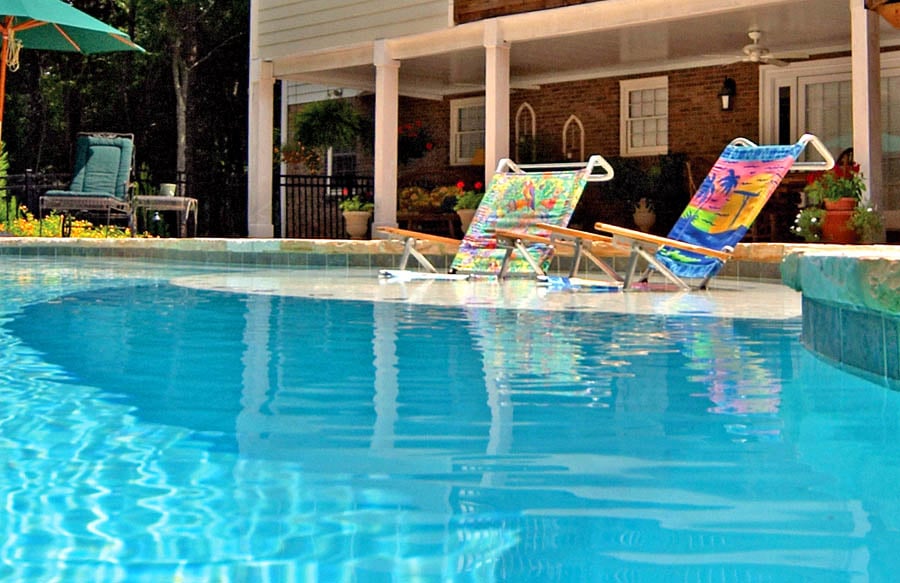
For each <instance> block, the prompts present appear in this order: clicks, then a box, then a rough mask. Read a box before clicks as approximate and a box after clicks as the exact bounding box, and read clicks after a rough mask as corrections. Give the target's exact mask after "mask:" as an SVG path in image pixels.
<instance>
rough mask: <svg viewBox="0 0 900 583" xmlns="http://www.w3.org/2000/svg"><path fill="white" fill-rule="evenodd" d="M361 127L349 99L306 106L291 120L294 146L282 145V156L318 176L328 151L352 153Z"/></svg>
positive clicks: (360, 122)
mask: <svg viewBox="0 0 900 583" xmlns="http://www.w3.org/2000/svg"><path fill="white" fill-rule="evenodd" d="M363 124H364V120H363V116H362V114H361V113H360V112H359V111H358V110H357V109H356V107H355V106H354V105H353V103H352V102H351V101H350V100H348V99H335V98H332V99H324V100H322V101H314V102H312V103H308V104H306V105H304V106H303V109H301V110H300V112H299V113H298V114H297V116H296V117H295V118H294V125H295V127H296V134H295V136H296V143H294V144H285V145H284V146H283V147H282V150H281V156H282V157H283V158H285V159H286V160H287V161H289V162H302V163H304V164H305V165H306V166H307V170H309V171H310V172H313V173H318V172H319V171H321V169H322V167H321V166H322V164H321V162H322V160H323V159H325V152H326V151H327V150H328V148H335V149H338V150H351V149H353V148H354V147H355V146H356V143H357V139H358V138H359V135H360V133H361V132H362V129H363Z"/></svg>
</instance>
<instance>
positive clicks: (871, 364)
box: [782, 245, 900, 389]
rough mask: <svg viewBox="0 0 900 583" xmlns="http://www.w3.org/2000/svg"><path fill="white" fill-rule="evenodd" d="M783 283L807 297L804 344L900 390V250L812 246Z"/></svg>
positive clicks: (796, 254) (796, 255) (788, 263)
mask: <svg viewBox="0 0 900 583" xmlns="http://www.w3.org/2000/svg"><path fill="white" fill-rule="evenodd" d="M782 280H783V281H784V283H786V284H787V285H789V286H791V287H793V288H794V289H796V290H798V291H800V292H801V293H802V294H803V343H804V345H805V346H806V347H807V348H809V349H810V350H812V351H813V352H815V353H817V354H819V355H821V356H823V357H824V358H826V359H828V360H831V361H833V362H835V363H836V364H839V365H841V366H842V367H845V368H847V369H848V370H850V371H851V372H856V373H861V374H863V375H864V376H868V377H870V378H875V379H878V380H883V381H884V382H886V383H887V385H888V386H890V387H891V388H894V389H898V388H900V250H898V249H897V248H896V247H888V246H870V247H837V246H825V245H823V246H810V247H807V248H805V249H794V250H792V251H791V252H789V253H787V254H786V255H785V258H784V262H783V263H782Z"/></svg>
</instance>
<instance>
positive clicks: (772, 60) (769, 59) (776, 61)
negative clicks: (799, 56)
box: [760, 55, 789, 67]
mask: <svg viewBox="0 0 900 583" xmlns="http://www.w3.org/2000/svg"><path fill="white" fill-rule="evenodd" d="M760 62H763V63H765V64H767V65H775V66H776V67H787V66H788V64H789V63H788V62H787V61H782V60H781V59H776V58H775V57H772V56H769V55H766V56H764V57H762V58H760Z"/></svg>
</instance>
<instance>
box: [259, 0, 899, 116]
mask: <svg viewBox="0 0 900 583" xmlns="http://www.w3.org/2000/svg"><path fill="white" fill-rule="evenodd" d="M682 1H684V2H685V4H684V9H685V10H686V11H687V12H689V14H687V15H685V16H680V15H674V14H667V15H663V16H655V17H654V16H651V15H648V16H646V17H642V16H640V15H635V14H634V12H635V10H636V9H635V8H634V7H635V6H643V5H644V3H640V2H633V1H631V2H627V3H625V2H621V1H618V0H607V1H604V2H595V3H589V4H583V5H578V6H572V7H566V8H560V9H556V10H552V11H544V13H526V14H522V15H513V16H509V17H502V18H500V19H498V20H499V22H498V25H499V28H500V30H501V31H502V35H503V37H504V38H506V39H509V42H510V84H511V86H512V87H513V88H530V87H538V86H540V85H542V84H547V83H552V82H560V81H569V80H576V79H587V78H597V77H610V76H620V75H628V74H637V73H646V72H654V71H663V70H671V69H676V68H686V67H697V66H712V65H719V64H728V63H733V62H737V61H739V60H740V59H741V57H742V56H743V53H742V48H743V47H744V45H746V44H749V43H750V39H749V38H748V36H747V32H748V30H749V29H751V28H756V29H759V30H761V31H762V34H763V36H762V40H761V43H762V44H763V45H764V46H766V47H768V48H769V49H770V50H771V51H772V52H773V53H774V54H775V55H776V56H777V55H778V54H779V53H785V52H791V53H793V52H805V53H808V54H810V55H815V54H823V53H832V52H839V51H849V50H850V15H849V7H848V0H793V1H789V2H788V1H782V0H756V2H748V1H741V0H734V1H733V2H729V3H725V2H721V0H719V1H718V2H715V3H707V4H704V0H682ZM860 1H862V0H860ZM647 4H648V5H652V4H654V2H653V1H652V0H651V1H650V2H648V3H647ZM723 4H727V5H728V6H726V7H725V8H722V5H723ZM625 7H630V8H628V9H630V10H631V13H630V14H629V13H627V12H625V10H626V8H625ZM691 10H693V12H691ZM579 11H580V12H579ZM648 12H650V11H648ZM551 13H552V14H551ZM548 17H549V18H548ZM486 24H487V21H482V22H478V23H471V24H467V25H462V26H459V27H456V28H454V29H448V30H444V31H439V32H438V33H433V34H429V35H420V36H419V37H408V38H403V39H398V51H397V52H398V53H399V54H400V60H401V66H400V90H401V93H402V94H404V95H413V96H419V97H435V98H439V97H441V96H443V95H454V94H464V93H471V92H478V91H481V90H482V89H483V87H484V48H483V47H482V46H481V44H480V39H481V38H483V28H484V27H485V26H486ZM389 42H391V41H389ZM881 44H882V46H894V45H900V31H898V30H896V29H894V28H892V27H891V26H890V25H888V24H887V23H885V22H883V21H882V24H881ZM431 47H434V48H433V49H432V48H431ZM358 54H359V55H361V56H362V55H367V54H371V53H370V52H369V47H365V48H360V50H359V52H358ZM407 55H410V56H407ZM323 62H324V63H326V64H325V65H322V64H319V65H317V66H316V67H315V70H304V69H309V67H305V66H304V64H303V63H304V59H303V58H298V59H285V60H283V61H282V62H281V63H279V61H278V60H276V62H275V71H276V76H278V77H280V78H291V79H299V80H303V81H307V82H311V83H319V84H324V85H331V86H344V87H353V88H357V89H361V90H369V91H372V90H374V81H375V72H374V67H373V66H372V65H371V61H370V60H369V61H368V62H359V61H356V62H352V60H351V62H348V61H347V60H346V59H335V61H334V62H333V64H331V65H328V64H327V59H326V60H325V61H323Z"/></svg>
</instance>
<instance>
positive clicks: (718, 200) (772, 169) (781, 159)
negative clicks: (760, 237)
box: [656, 143, 804, 278]
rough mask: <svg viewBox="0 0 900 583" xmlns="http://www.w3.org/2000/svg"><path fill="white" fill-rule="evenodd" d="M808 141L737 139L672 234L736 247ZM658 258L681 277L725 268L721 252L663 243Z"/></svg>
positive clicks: (703, 244)
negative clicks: (766, 143) (704, 252)
mask: <svg viewBox="0 0 900 583" xmlns="http://www.w3.org/2000/svg"><path fill="white" fill-rule="evenodd" d="M803 147H804V145H803V144H800V143H797V144H794V145H788V146H745V145H737V144H732V145H729V146H728V147H726V148H725V150H724V151H723V152H722V155H721V156H720V157H719V159H718V160H717V161H716V163H715V165H714V166H713V168H712V170H710V172H709V174H708V175H707V177H706V179H705V180H704V181H703V184H701V185H700V188H699V189H698V190H697V193H696V194H695V195H694V198H692V199H691V202H690V203H689V204H688V206H687V208H685V209H684V212H683V213H682V214H681V217H680V218H679V219H678V221H677V222H676V223H675V226H674V227H672V230H671V231H670V232H669V238H670V239H675V240H678V241H682V242H685V243H692V244H695V245H699V246H701V247H705V248H707V249H716V250H722V249H724V248H725V247H731V248H733V247H734V246H735V245H737V243H738V242H739V241H740V240H741V239H742V238H743V237H744V235H745V234H746V232H747V230H748V229H749V228H750V227H751V225H752V224H753V221H755V220H756V217H757V216H758V215H759V213H760V211H761V210H762V208H763V206H765V204H766V202H768V200H769V197H771V196H772V193H773V192H774V191H775V189H776V188H778V185H779V184H780V183H781V181H782V179H784V176H785V174H787V172H788V170H790V169H791V166H793V165H794V162H795V160H796V159H797V157H798V156H799V155H800V153H801V152H802V151H803ZM656 258H657V259H658V260H659V261H660V262H661V263H662V264H663V265H665V266H666V267H667V268H668V269H670V270H672V272H673V273H675V275H677V276H679V277H689V278H693V277H699V278H705V277H712V276H713V275H715V274H716V272H718V271H719V269H720V268H721V267H722V265H723V264H722V261H720V260H719V259H716V258H715V257H709V256H707V255H700V254H697V253H691V252H689V251H682V250H679V249H675V248H673V247H661V248H660V249H659V250H658V251H657V253H656Z"/></svg>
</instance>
